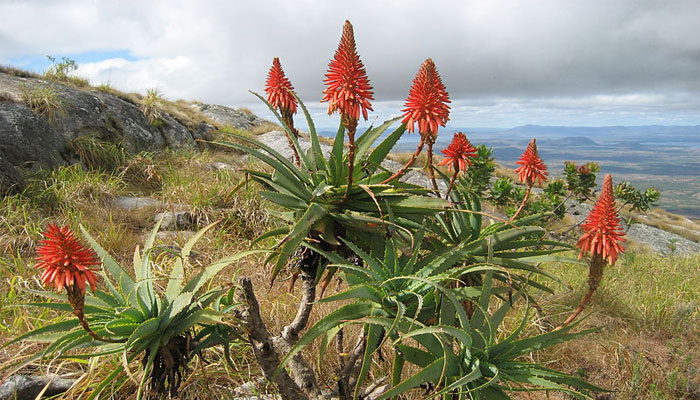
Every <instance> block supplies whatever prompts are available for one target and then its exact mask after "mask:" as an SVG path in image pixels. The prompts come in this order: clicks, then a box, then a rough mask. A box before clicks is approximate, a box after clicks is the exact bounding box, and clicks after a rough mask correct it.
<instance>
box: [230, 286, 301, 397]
mask: <svg viewBox="0 0 700 400" xmlns="http://www.w3.org/2000/svg"><path fill="white" fill-rule="evenodd" d="M240 285H241V288H242V289H243V299H241V300H242V301H243V302H244V303H245V304H246V305H247V310H246V311H245V312H243V314H242V317H243V321H244V322H245V323H246V325H247V327H248V337H249V338H250V341H251V345H252V347H253V353H254V354H255V359H256V360H257V361H258V364H260V367H261V368H262V370H263V373H264V374H265V377H266V378H267V379H268V380H270V381H272V382H274V384H275V385H276V386H277V389H278V390H279V393H280V396H282V399H283V400H307V399H309V397H308V396H307V395H306V393H304V392H303V391H302V390H301V388H299V386H298V385H297V384H296V383H295V382H294V381H293V380H292V378H290V377H289V374H287V371H285V370H284V369H280V370H279V371H277V369H278V368H279V365H280V359H279V356H278V354H277V351H275V346H274V344H273V341H272V339H270V335H269V334H268V332H267V327H266V326H265V322H264V321H263V320H262V316H261V315H260V303H258V299H257V298H256V297H255V292H254V291H253V284H252V283H251V282H250V278H243V279H241V280H240Z"/></svg>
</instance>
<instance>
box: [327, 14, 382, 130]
mask: <svg viewBox="0 0 700 400" xmlns="http://www.w3.org/2000/svg"><path fill="white" fill-rule="evenodd" d="M323 82H325V84H326V86H327V87H326V89H325V90H324V91H323V94H324V96H323V98H322V99H321V102H328V114H332V113H334V112H335V111H339V112H340V114H341V116H342V118H343V119H345V120H347V119H349V120H351V121H357V120H359V119H360V112H362V117H363V118H364V119H365V120H366V119H367V111H368V110H369V111H373V110H372V105H371V104H370V102H369V101H370V100H374V97H372V94H373V93H372V86H371V85H370V83H369V78H367V72H366V71H365V67H364V65H363V64H362V61H361V60H360V56H359V55H358V54H357V47H356V45H355V34H354V33H353V29H352V24H351V23H350V21H345V25H344V26H343V35H342V36H341V38H340V44H339V45H338V49H337V50H336V52H335V56H334V57H333V59H332V60H331V62H330V63H329V64H328V72H327V73H326V79H324V80H323ZM346 122H347V121H346Z"/></svg>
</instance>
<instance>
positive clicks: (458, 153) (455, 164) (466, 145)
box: [438, 132, 478, 171]
mask: <svg viewBox="0 0 700 400" xmlns="http://www.w3.org/2000/svg"><path fill="white" fill-rule="evenodd" d="M442 154H444V155H445V158H443V159H442V161H440V163H439V164H438V165H447V166H448V168H449V169H450V170H452V168H454V169H455V171H466V170H467V167H468V166H469V165H472V162H471V160H470V158H473V157H476V156H477V154H478V152H477V150H476V147H474V146H472V144H471V142H470V141H469V139H467V136H466V135H465V134H464V133H462V132H457V133H455V135H454V137H452V142H450V145H449V146H447V148H446V149H445V150H442Z"/></svg>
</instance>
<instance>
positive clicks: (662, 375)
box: [0, 142, 700, 399]
mask: <svg viewBox="0 0 700 400" xmlns="http://www.w3.org/2000/svg"><path fill="white" fill-rule="evenodd" d="M93 145H94V146H92V147H91V148H92V149H93V150H92V151H91V152H90V153H89V156H90V157H92V158H93V159H94V158H98V159H99V158H100V157H102V158H106V159H110V160H115V159H116V161H115V162H113V163H111V165H110V166H109V167H104V166H103V164H101V163H94V164H93V168H83V167H81V166H80V165H74V166H70V167H63V168H61V169H59V170H56V171H43V172H40V173H38V174H37V175H36V176H34V177H32V179H31V180H30V185H29V187H28V189H27V190H26V191H25V192H24V193H22V194H19V195H15V196H10V197H5V198H3V199H2V200H0V306H2V308H1V309H0V321H2V325H0V343H5V342H7V341H8V340H9V339H10V338H12V337H15V336H17V335H19V334H22V333H24V332H26V331H28V330H31V329H34V328H37V327H39V326H42V325H44V324H46V323H48V322H49V321H56V320H59V319H64V318H70V317H69V316H68V315H66V313H63V314H61V313H57V312H47V311H42V312H40V311H39V310H38V309H37V310H33V309H31V308H29V307H24V306H23V307H18V306H17V305H18V304H21V303H29V302H32V301H36V296H34V295H33V294H31V293H30V292H28V291H26V289H38V288H39V287H40V286H39V283H38V280H37V271H36V270H35V269H33V268H32V265H33V257H34V251H35V246H36V242H37V240H38V239H39V233H40V232H41V230H42V229H43V227H44V226H45V225H46V223H48V222H57V223H67V224H69V225H71V227H73V228H77V227H78V224H83V225H84V226H85V227H86V228H87V230H88V231H90V232H91V233H92V234H93V235H94V236H95V237H96V239H97V240H98V241H99V242H100V243H101V244H102V245H103V246H104V247H105V248H106V249H108V251H109V252H110V253H112V254H113V255H114V256H115V258H117V259H118V260H120V261H124V262H127V261H128V260H129V259H130V258H131V256H132V255H133V251H134V247H135V246H136V245H137V244H141V243H143V240H144V238H145V236H146V234H147V232H148V231H149V230H150V228H151V227H152V224H153V217H154V215H155V213H156V212H159V211H165V210H170V209H184V210H188V211H191V212H192V213H193V214H194V215H195V216H196V217H197V219H198V220H199V221H200V224H205V223H207V222H212V221H216V220H220V221H221V222H220V223H219V225H217V227H216V228H215V229H213V230H211V231H209V232H208V233H207V234H206V235H205V236H204V238H203V240H201V241H200V242H199V243H198V245H197V246H196V247H195V249H194V251H195V252H196V256H195V260H196V262H194V263H193V264H195V266H194V267H193V268H196V267H197V266H201V265H208V263H210V262H211V261H213V260H215V259H218V258H220V257H223V256H226V255H231V254H233V253H235V252H237V251H240V250H242V249H247V248H249V246H250V245H251V241H252V240H253V239H254V238H255V237H256V236H257V235H258V234H260V233H262V232H264V231H265V230H266V229H269V228H271V227H274V226H277V224H278V222H277V221H276V220H275V219H274V218H273V217H272V216H271V215H270V206H269V204H268V203H266V202H265V201H263V200H262V199H261V198H260V197H259V196H258V194H257V190H258V188H257V187H256V185H255V184H253V183H246V182H245V180H244V176H243V175H242V174H241V173H239V172H236V171H235V170H234V169H235V168H237V167H241V166H243V165H244V162H243V161H241V159H240V158H239V155H238V154H235V153H231V152H223V151H217V150H209V151H204V152H201V153H198V152H183V151H177V152H164V153H159V154H139V155H137V156H124V157H116V158H115V157H113V156H114V152H116V151H118V149H115V148H114V147H110V146H108V145H105V144H103V143H99V142H95V143H93ZM87 156H88V154H86V155H85V157H87ZM215 162H224V163H227V164H230V165H231V166H232V167H233V169H228V168H220V169H216V168H212V163H215ZM88 165H90V164H89V163H88ZM124 195H128V196H144V197H150V198H153V199H156V200H158V201H160V202H162V203H163V205H162V206H149V207H145V208H142V209H137V210H132V211H125V210H123V209H119V208H116V207H114V206H112V205H111V204H112V200H113V199H114V198H115V197H116V196H124ZM189 235H191V232H187V231H182V232H169V233H167V234H162V235H161V236H160V237H159V239H158V240H157V245H158V246H160V247H159V249H160V250H159V251H160V253H159V255H158V257H157V259H158V260H159V261H160V262H161V264H162V265H163V268H162V270H160V271H159V275H157V276H156V278H157V279H158V282H159V283H161V284H162V283H163V282H164V277H165V276H167V275H166V273H167V271H169V269H170V266H171V265H172V263H173V262H174V258H172V257H170V256H169V254H170V251H171V250H172V247H171V246H180V245H182V244H183V242H184V241H185V240H186V238H187V237H188V236H189ZM264 244H265V243H263V245H264ZM698 265H700V255H694V256H691V257H685V258H680V257H676V258H669V257H664V258H661V257H658V256H655V255H653V254H649V253H640V252H634V251H628V252H627V253H626V254H625V256H624V257H623V258H622V259H621V260H620V262H618V263H617V265H616V266H615V267H614V268H610V269H609V270H607V271H606V272H605V274H606V276H605V279H604V280H603V285H602V287H601V288H600V289H599V290H598V291H597V292H596V294H595V295H594V297H593V302H592V305H591V306H590V307H589V308H588V309H587V312H590V315H589V317H588V318H587V319H586V320H585V321H584V322H583V324H582V325H583V326H582V328H583V327H592V326H600V327H602V328H601V330H600V331H599V332H598V333H595V334H591V335H588V336H585V337H583V338H580V339H577V340H575V341H574V342H570V343H568V344H564V345H559V346H556V347H555V348H554V349H553V350H548V351H546V352H539V353H532V354H530V355H529V357H530V358H531V359H532V360H533V361H538V362H544V363H548V364H551V365H553V366H555V367H557V368H559V369H561V370H563V371H565V372H570V373H576V374H579V375H581V376H584V377H585V378H586V379H588V380H590V381H591V382H592V383H594V384H598V385H601V386H603V387H606V388H608V389H610V390H613V391H614V392H612V393H610V394H605V395H603V397H599V398H600V399H612V398H614V399H677V398H684V399H697V398H700V372H699V371H698V369H697V365H698V361H700V339H699V338H700V310H699V308H698V306H699V305H698V300H697V299H698V298H700V275H698V268H697V266H698ZM546 268H547V269H548V270H549V271H551V272H552V273H553V274H554V275H556V276H557V277H559V278H560V279H561V280H562V281H563V282H564V283H566V285H562V286H555V287H554V289H555V293H554V294H553V295H549V294H538V295H536V300H537V301H538V304H539V306H540V307H541V308H542V309H543V311H544V314H545V315H548V316H550V317H549V318H548V319H542V318H540V317H539V316H538V314H534V317H533V318H532V319H531V320H530V322H529V324H528V328H527V329H529V330H531V331H533V332H534V331H537V330H539V329H542V327H544V326H546V325H548V324H549V325H551V324H555V325H556V324H557V323H558V322H561V320H563V319H564V318H565V317H566V315H568V313H570V311H571V309H572V308H573V307H574V306H575V305H576V304H577V303H578V301H579V299H580V297H581V295H582V293H583V292H584V291H585V281H586V270H585V269H584V268H583V267H580V266H572V265H559V264H551V265H547V266H546ZM191 272H192V271H188V273H191ZM241 276H249V277H251V278H252V279H253V283H254V284H255V285H256V287H258V288H261V289H259V296H260V300H261V303H262V309H263V310H264V311H266V312H267V314H266V315H264V318H265V320H266V321H267V323H268V327H269V328H270V329H271V330H273V331H274V330H277V329H280V328H281V327H282V326H283V325H284V324H285V323H287V322H288V320H290V319H291V317H292V316H293V315H294V312H295V303H296V300H297V298H298V297H299V296H300V292H299V290H298V289H297V290H296V291H292V292H290V291H288V283H289V282H288V281H285V282H281V281H280V282H278V283H276V284H275V285H274V286H273V287H272V288H270V290H268V291H265V290H263V289H262V288H267V287H269V271H268V270H267V267H265V266H264V264H263V258H262V257H257V258H256V257H252V258H247V259H245V261H242V262H239V263H237V264H234V265H232V266H230V267H228V269H227V270H225V271H224V272H223V273H222V274H221V275H220V279H221V282H219V283H220V284H222V285H226V284H231V283H234V282H236V279H237V278H238V277H241ZM567 285H568V286H567ZM334 290H336V288H335V286H334V285H332V287H331V289H330V290H329V291H330V292H331V293H332V292H333V291H334ZM325 307H328V306H325ZM519 307H520V308H519V314H520V315H519V316H520V317H522V315H524V313H525V312H526V310H527V308H526V306H525V304H520V305H519ZM327 311H328V310H327V309H326V310H324V309H323V308H317V309H316V310H315V311H314V314H313V316H312V318H318V316H319V315H321V314H322V313H325V312H327ZM519 316H518V315H515V316H513V319H512V320H511V321H510V322H509V323H510V324H512V325H515V324H517V323H518V317H519ZM35 346H38V345H33V346H32V347H27V345H26V344H17V345H11V346H8V347H5V348H3V349H2V350H0V360H6V361H5V362H3V363H1V364H0V367H2V366H3V365H6V363H7V362H8V361H11V360H13V359H16V357H25V356H26V355H27V354H29V352H30V351H31V350H33V349H36V347H35ZM234 350H235V351H234V365H233V366H229V365H227V364H226V363H225V362H223V357H222V354H221V350H220V349H217V348H215V349H214V350H210V351H207V352H206V353H205V354H203V357H202V358H196V359H195V361H194V362H193V363H192V368H191V370H190V375H189V376H188V377H186V378H183V381H184V382H185V383H184V385H183V386H184V392H183V394H182V396H181V398H183V399H195V398H197V399H219V398H223V397H228V396H230V388H232V387H235V386H238V385H240V384H242V383H244V382H248V381H251V380H254V379H255V378H256V377H259V376H260V372H259V371H258V369H257V366H256V364H255V362H254V360H253V358H252V353H251V350H250V349H249V348H247V347H246V346H245V345H242V344H241V345H240V346H239V347H237V348H236V349H234ZM333 359H334V357H328V360H326V361H324V363H322V364H321V366H320V368H321V369H322V370H323V369H328V370H329V371H330V370H331V368H330V364H331V361H329V360H333ZM105 360H106V359H104V360H101V359H95V360H93V361H91V362H88V363H85V362H78V361H77V360H71V359H67V360H44V361H43V362H41V363H33V364H31V365H30V366H29V367H27V368H25V369H24V372H27V373H32V372H38V371H41V372H53V373H60V374H62V375H68V376H72V377H74V378H80V379H81V383H82V384H80V385H78V389H76V390H73V391H72V392H71V393H70V394H69V395H66V398H80V397H81V396H82V395H83V394H84V392H85V390H86V389H87V388H89V386H90V384H91V383H94V382H97V378H98V377H100V376H104V374H106V373H107V372H108V371H110V369H111V367H110V365H107V364H105V363H106V361H105ZM112 367H113V366H112ZM133 368H134V371H136V369H137V368H138V367H137V365H136V363H134V364H133ZM375 368H380V369H385V368H390V364H389V361H385V362H380V363H378V364H377V365H375ZM8 372H9V371H7V370H5V371H3V374H5V373H8ZM133 388H134V384H133V383H129V384H127V385H126V386H125V387H123V388H122V389H121V390H120V391H119V394H118V395H117V396H116V398H125V399H126V398H130V397H131V396H133V393H134V391H133ZM261 390H262V391H265V388H264V386H263V387H262V388H261ZM606 396H607V397H606ZM540 397H541V398H549V399H554V398H561V399H565V398H568V397H561V396H558V395H555V394H550V395H549V397H546V396H545V395H542V396H538V395H536V394H526V395H523V396H522V398H528V399H530V398H540ZM414 398H421V395H420V394H418V393H417V394H416V395H415V397H414Z"/></svg>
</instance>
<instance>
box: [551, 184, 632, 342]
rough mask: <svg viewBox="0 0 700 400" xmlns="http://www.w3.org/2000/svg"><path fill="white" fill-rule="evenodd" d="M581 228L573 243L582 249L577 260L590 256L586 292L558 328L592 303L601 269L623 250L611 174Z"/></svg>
mask: <svg viewBox="0 0 700 400" xmlns="http://www.w3.org/2000/svg"><path fill="white" fill-rule="evenodd" d="M581 228H582V229H583V235H582V236H581V238H580V239H579V241H578V243H577V244H576V245H577V246H578V247H579V248H580V249H581V252H580V253H579V258H581V257H583V256H584V254H590V255H591V260H590V262H589V270H588V292H587V293H586V295H585V296H584V297H583V299H582V300H581V303H580V304H579V306H578V307H577V308H576V310H575V311H574V312H573V313H572V314H571V316H569V318H567V320H566V321H564V323H563V324H562V325H561V326H560V328H561V327H564V326H566V325H568V324H570V323H571V322H572V321H573V320H574V319H576V317H577V316H578V315H579V314H581V312H582V311H583V309H584V308H585V307H586V305H587V304H588V302H589V301H590V300H591V297H592V296H593V292H595V291H596V289H598V286H599V285H600V281H601V279H602V278H603V269H604V267H605V266H606V265H608V264H609V265H615V262H616V261H617V258H618V256H619V255H620V253H623V252H624V251H625V249H624V248H623V247H622V244H621V243H622V242H624V241H625V239H624V237H623V236H625V232H624V231H623V230H622V227H621V226H620V217H619V216H618V213H617V210H616V209H615V197H614V196H613V183H612V177H611V176H610V175H606V176H605V180H604V181H603V190H602V192H601V194H600V199H598V202H597V203H596V204H595V206H594V207H593V209H592V210H591V212H590V213H589V214H588V217H587V218H586V222H585V223H584V224H583V225H581Z"/></svg>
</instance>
